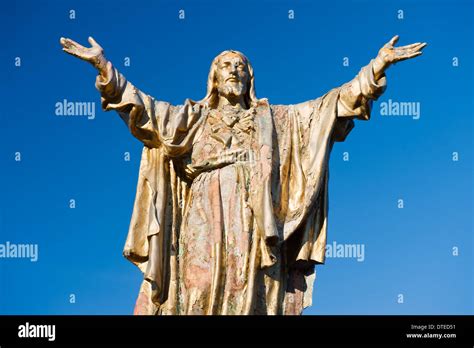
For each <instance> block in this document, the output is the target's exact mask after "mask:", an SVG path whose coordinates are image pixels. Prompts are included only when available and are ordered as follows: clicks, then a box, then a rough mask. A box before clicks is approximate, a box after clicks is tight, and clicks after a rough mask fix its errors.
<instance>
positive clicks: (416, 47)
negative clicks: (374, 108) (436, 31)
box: [338, 35, 426, 120]
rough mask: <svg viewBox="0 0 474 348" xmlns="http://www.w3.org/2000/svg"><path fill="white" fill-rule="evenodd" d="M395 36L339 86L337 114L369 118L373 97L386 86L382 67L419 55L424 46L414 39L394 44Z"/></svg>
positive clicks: (374, 98) (396, 38)
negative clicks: (353, 75)
mask: <svg viewBox="0 0 474 348" xmlns="http://www.w3.org/2000/svg"><path fill="white" fill-rule="evenodd" d="M398 38H399V37H398V35H396V36H394V37H393V38H392V39H391V40H390V41H389V42H387V43H386V44H385V45H384V46H383V47H382V48H381V49H380V50H379V53H378V55H377V57H376V58H375V59H373V60H372V61H371V62H370V63H369V65H367V66H365V67H364V68H362V70H361V71H360V72H359V74H358V75H357V76H356V77H355V78H354V79H353V80H352V81H350V82H348V83H346V84H344V85H343V86H342V87H341V89H340V93H339V101H338V116H339V117H357V118H359V119H363V120H367V119H369V117H370V108H371V103H372V101H373V100H376V99H377V98H378V97H379V96H380V95H381V94H382V93H383V92H384V90H385V87H386V78H385V71H386V70H387V69H388V68H389V67H390V66H392V65H394V64H396V63H398V62H401V61H403V60H406V59H410V58H414V57H417V56H419V55H421V54H422V49H423V48H424V47H425V46H426V43H414V44H411V45H407V46H400V47H395V46H394V45H395V44H396V43H397V41H398Z"/></svg>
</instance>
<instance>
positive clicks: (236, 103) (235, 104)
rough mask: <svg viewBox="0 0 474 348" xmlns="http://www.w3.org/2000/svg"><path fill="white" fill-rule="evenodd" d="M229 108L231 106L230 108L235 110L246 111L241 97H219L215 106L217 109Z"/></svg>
mask: <svg viewBox="0 0 474 348" xmlns="http://www.w3.org/2000/svg"><path fill="white" fill-rule="evenodd" d="M226 106H227V107H229V106H231V107H232V108H235V109H237V110H242V109H247V108H248V107H247V105H246V104H245V100H244V97H243V96H242V95H240V96H234V95H231V96H225V97H224V96H219V103H218V104H217V107H218V108H223V107H226Z"/></svg>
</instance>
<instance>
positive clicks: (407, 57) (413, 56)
mask: <svg viewBox="0 0 474 348" xmlns="http://www.w3.org/2000/svg"><path fill="white" fill-rule="evenodd" d="M422 54H423V52H414V53H411V54H406V55H403V56H399V57H397V58H396V60H395V62H401V61H402V60H407V59H410V58H415V57H418V56H420V55H422Z"/></svg>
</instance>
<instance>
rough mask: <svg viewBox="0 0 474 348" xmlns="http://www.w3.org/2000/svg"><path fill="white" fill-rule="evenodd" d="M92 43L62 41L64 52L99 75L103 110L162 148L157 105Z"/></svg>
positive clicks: (92, 41) (145, 141)
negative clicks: (117, 117)
mask: <svg viewBox="0 0 474 348" xmlns="http://www.w3.org/2000/svg"><path fill="white" fill-rule="evenodd" d="M88 41H89V43H90V44H91V45H92V46H91V47H84V46H82V45H80V44H78V43H77V42H75V41H74V40H71V39H66V38H61V39H60V43H61V45H62V46H63V51H65V52H66V53H69V54H70V55H72V56H74V57H77V58H79V59H82V60H84V61H86V62H89V63H90V64H92V65H93V66H94V67H95V68H96V69H97V71H98V72H99V75H98V76H97V79H96V87H97V89H98V90H99V91H100V93H101V96H102V107H103V108H104V109H105V110H115V111H117V112H118V114H119V115H120V117H121V118H122V119H123V120H124V121H125V123H126V124H127V126H128V128H129V129H130V132H131V133H132V134H133V135H134V136H135V137H136V138H137V139H139V140H141V141H142V142H144V143H145V144H146V145H148V146H150V147H156V146H158V143H159V140H158V136H157V132H156V130H155V129H154V128H155V127H154V126H153V124H152V122H151V121H152V118H153V117H154V112H153V109H154V106H155V103H157V102H156V101H155V100H154V99H153V98H152V97H150V96H148V95H146V94H145V93H143V92H141V91H140V90H138V89H137V88H136V87H135V86H133V85H132V84H131V83H130V82H128V81H127V80H126V79H125V77H123V75H122V74H120V73H119V72H118V71H117V69H115V68H114V67H113V66H112V63H111V62H110V61H108V60H107V59H106V58H105V55H104V50H103V48H102V47H101V46H100V45H99V44H98V43H97V42H96V41H95V40H94V39H93V38H92V37H89V40H88ZM168 106H169V105H168Z"/></svg>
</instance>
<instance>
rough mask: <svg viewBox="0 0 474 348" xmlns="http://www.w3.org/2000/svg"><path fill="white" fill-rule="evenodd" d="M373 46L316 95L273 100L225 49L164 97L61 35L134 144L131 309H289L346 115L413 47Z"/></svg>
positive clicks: (366, 107)
mask: <svg viewBox="0 0 474 348" xmlns="http://www.w3.org/2000/svg"><path fill="white" fill-rule="evenodd" d="M397 40H398V36H395V37H394V38H392V39H391V40H390V41H389V42H388V43H387V44H386V45H384V46H383V47H382V48H381V49H380V51H379V53H378V55H377V57H376V58H375V59H373V60H372V61H371V62H370V63H369V64H368V65H367V66H365V67H364V68H362V69H361V71H360V72H359V73H358V75H357V76H356V77H355V78H354V79H352V80H351V81H349V82H348V83H346V84H344V85H342V86H341V87H338V88H335V89H332V90H330V91H329V92H328V93H326V94H325V95H324V96H322V97H319V98H317V99H314V100H310V101H307V102H304V103H300V104H295V105H271V104H269V102H268V101H267V99H259V98H257V96H256V92H255V77H254V72H253V69H252V66H251V64H250V62H249V60H248V59H247V58H246V57H245V56H244V55H243V54H242V53H240V52H237V51H232V50H230V51H224V52H222V53H221V54H219V55H218V56H217V57H216V58H215V59H214V60H213V62H212V64H211V69H210V72H209V78H208V81H207V94H206V96H205V97H204V98H203V99H202V100H200V101H193V100H189V99H187V100H186V101H185V102H184V104H183V105H177V106H175V105H170V104H169V103H167V102H164V101H159V100H158V99H155V98H154V97H152V96H150V95H148V94H146V93H144V92H142V91H141V90H139V89H137V88H136V87H135V86H134V85H133V84H132V83H130V82H129V81H127V80H126V79H125V77H124V76H123V75H122V74H120V73H119V72H118V70H117V69H116V68H115V67H114V66H113V65H112V63H111V62H110V61H108V60H107V59H106V58H105V55H104V51H103V49H102V47H101V46H100V45H99V44H98V43H97V42H96V41H95V40H94V39H93V38H89V42H90V44H91V45H92V47H90V48H86V47H83V46H81V45H80V44H78V43H76V42H74V41H73V40H70V39H65V38H61V40H60V42H61V45H62V46H63V50H64V51H65V52H67V53H69V54H71V55H73V56H76V57H78V58H80V59H82V60H85V61H87V62H89V63H91V64H92V65H93V66H94V67H95V68H96V69H97V70H98V73H99V74H98V76H97V80H96V87H97V89H98V90H99V91H100V93H101V100H102V107H103V109H104V110H107V111H108V110H115V111H117V112H118V114H119V115H120V117H121V118H122V119H123V120H124V121H125V124H126V125H127V127H128V128H129V129H130V132H131V133H132V134H133V135H134V136H135V137H136V138H137V139H138V140H140V141H141V142H142V143H143V144H144V147H143V153H142V158H141V164H140V173H139V179H138V186H137V195H136V199H135V204H134V209H133V214H132V218H131V223H130V228H129V232H128V237H127V240H126V243H125V248H124V255H125V257H126V258H128V259H129V260H130V261H131V262H133V263H134V264H135V265H137V266H138V267H139V268H140V270H141V271H142V272H143V274H144V281H143V283H142V286H141V288H140V291H139V295H138V299H137V302H136V306H135V314H301V313H302V311H303V309H304V308H305V307H307V306H310V305H311V298H312V289H313V283H314V280H315V265H317V264H322V263H324V259H325V247H326V226H327V215H328V162H329V154H330V152H331V149H332V146H333V143H334V142H338V141H344V139H345V138H346V136H347V135H348V134H349V132H350V131H351V130H352V128H353V127H354V119H359V120H368V119H369V118H370V110H371V106H372V101H374V100H376V99H377V98H378V97H379V96H380V95H381V94H382V93H383V92H384V90H385V87H386V77H385V70H387V68H388V67H389V66H391V65H392V64H395V63H396V62H399V61H402V60H405V59H409V58H413V57H416V56H418V55H420V54H421V53H422V52H421V50H422V49H423V47H425V45H426V44H425V43H415V44H412V45H408V46H404V47H394V45H395V43H396V42H397Z"/></svg>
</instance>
